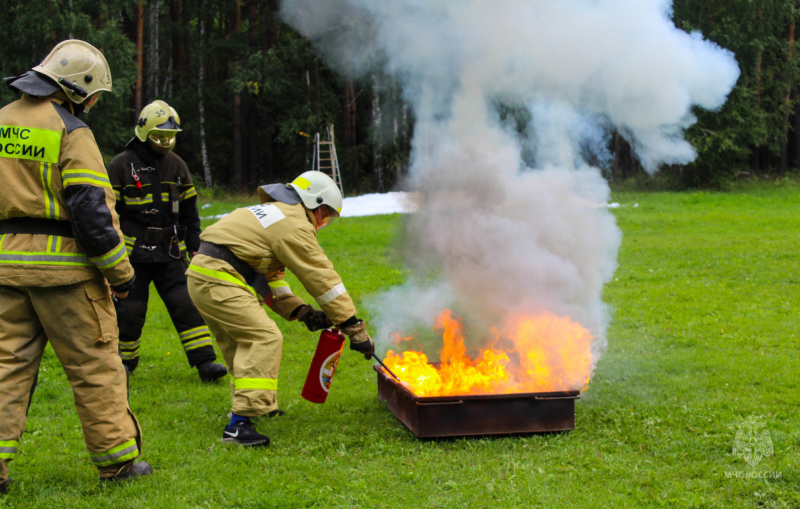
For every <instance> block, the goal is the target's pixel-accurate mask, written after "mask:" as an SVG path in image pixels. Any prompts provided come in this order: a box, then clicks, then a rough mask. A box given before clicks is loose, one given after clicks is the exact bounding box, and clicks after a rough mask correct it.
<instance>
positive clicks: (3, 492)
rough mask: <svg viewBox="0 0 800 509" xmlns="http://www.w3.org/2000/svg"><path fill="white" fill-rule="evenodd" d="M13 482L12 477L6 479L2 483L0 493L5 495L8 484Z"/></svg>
mask: <svg viewBox="0 0 800 509" xmlns="http://www.w3.org/2000/svg"><path fill="white" fill-rule="evenodd" d="M10 482H11V479H6V480H5V481H3V482H2V483H0V495H5V493H6V492H7V491H8V484H9V483H10Z"/></svg>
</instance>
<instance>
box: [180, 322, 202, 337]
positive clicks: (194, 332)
mask: <svg viewBox="0 0 800 509" xmlns="http://www.w3.org/2000/svg"><path fill="white" fill-rule="evenodd" d="M201 335H205V336H208V327H206V326H204V325H201V326H200V327H195V328H194V329H187V330H185V331H183V332H180V333H178V337H180V338H181V340H184V339H189V338H193V337H198V336H201Z"/></svg>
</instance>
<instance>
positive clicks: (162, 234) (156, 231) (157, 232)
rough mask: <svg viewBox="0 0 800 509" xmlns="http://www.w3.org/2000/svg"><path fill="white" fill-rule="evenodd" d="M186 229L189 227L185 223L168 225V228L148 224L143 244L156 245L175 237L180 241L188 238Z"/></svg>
mask: <svg viewBox="0 0 800 509" xmlns="http://www.w3.org/2000/svg"><path fill="white" fill-rule="evenodd" d="M186 231H187V228H186V227H185V226H183V225H180V226H179V225H175V226H167V227H166V228H157V227H155V226H148V227H147V229H146V230H145V231H144V235H142V244H147V245H148V246H154V245H157V244H160V243H161V242H163V241H165V240H172V238H173V237H176V238H177V239H178V240H179V241H181V240H186Z"/></svg>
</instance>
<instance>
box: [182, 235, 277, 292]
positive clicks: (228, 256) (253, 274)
mask: <svg viewBox="0 0 800 509" xmlns="http://www.w3.org/2000/svg"><path fill="white" fill-rule="evenodd" d="M197 254H202V255H206V256H210V257H211V258H216V259H217V260H222V261H223V262H226V263H228V264H229V265H230V266H231V267H233V268H234V269H235V270H236V272H238V273H239V274H240V275H241V276H242V277H243V278H244V280H245V282H246V283H247V284H248V285H250V286H252V287H253V288H255V290H256V291H257V292H258V293H259V294H261V296H262V297H263V298H264V300H265V301H266V300H267V296H268V295H269V294H270V293H271V290H270V289H269V285H268V284H267V280H266V279H265V278H264V275H263V274H261V273H259V272H258V271H256V270H255V269H254V268H253V267H251V266H250V264H249V263H247V262H246V261H244V260H242V259H241V258H239V257H238V256H236V255H235V254H233V251H231V250H230V249H228V248H227V247H225V246H220V245H219V244H214V243H213V242H206V241H205V240H201V241H200V249H198V250H197ZM268 302H269V301H268Z"/></svg>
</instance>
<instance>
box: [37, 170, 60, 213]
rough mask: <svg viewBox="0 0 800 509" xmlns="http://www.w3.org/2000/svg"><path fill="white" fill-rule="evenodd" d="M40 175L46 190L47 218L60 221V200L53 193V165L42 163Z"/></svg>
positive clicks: (45, 210) (43, 187)
mask: <svg viewBox="0 0 800 509" xmlns="http://www.w3.org/2000/svg"><path fill="white" fill-rule="evenodd" d="M39 174H40V175H41V177H42V189H44V213H45V216H46V217H48V218H50V219H59V218H60V213H59V209H58V200H56V198H55V192H54V191H53V184H52V182H51V179H52V177H53V165H51V164H50V163H45V162H42V163H41V164H40V165H39Z"/></svg>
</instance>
